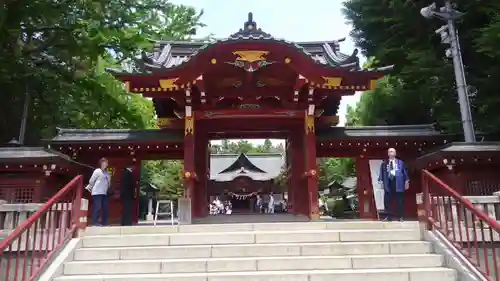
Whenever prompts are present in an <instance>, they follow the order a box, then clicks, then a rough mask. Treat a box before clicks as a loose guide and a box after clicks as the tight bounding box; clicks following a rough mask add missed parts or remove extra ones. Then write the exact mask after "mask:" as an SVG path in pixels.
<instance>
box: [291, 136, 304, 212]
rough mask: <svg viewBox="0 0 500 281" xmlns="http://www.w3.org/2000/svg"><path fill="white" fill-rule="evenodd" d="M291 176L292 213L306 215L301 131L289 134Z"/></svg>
mask: <svg viewBox="0 0 500 281" xmlns="http://www.w3.org/2000/svg"><path fill="white" fill-rule="evenodd" d="M290 146H291V148H290V150H291V151H290V153H291V163H290V164H291V175H290V186H291V193H292V200H293V213H294V214H296V215H307V210H306V204H307V200H306V197H307V189H306V187H305V186H304V171H305V170H304V164H305V157H304V135H303V131H302V130H295V131H293V132H292V133H291V134H290Z"/></svg>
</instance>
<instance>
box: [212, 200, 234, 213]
mask: <svg viewBox="0 0 500 281" xmlns="http://www.w3.org/2000/svg"><path fill="white" fill-rule="evenodd" d="M208 208H209V213H210V215H212V216H214V215H230V214H232V213H233V205H232V204H231V201H226V202H225V203H223V202H222V201H221V200H220V199H219V197H215V199H214V201H213V202H212V203H210V204H209V206H208Z"/></svg>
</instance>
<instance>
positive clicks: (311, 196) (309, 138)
mask: <svg viewBox="0 0 500 281" xmlns="http://www.w3.org/2000/svg"><path fill="white" fill-rule="evenodd" d="M304 148H305V151H304V154H305V160H306V161H305V166H306V167H305V168H306V169H305V174H304V175H305V177H306V190H307V196H306V198H307V199H308V202H307V207H308V210H307V215H308V216H309V218H310V219H311V220H318V219H319V206H318V204H319V202H318V172H317V164H316V134H315V128H314V112H312V113H311V114H308V112H306V113H305V145H304Z"/></svg>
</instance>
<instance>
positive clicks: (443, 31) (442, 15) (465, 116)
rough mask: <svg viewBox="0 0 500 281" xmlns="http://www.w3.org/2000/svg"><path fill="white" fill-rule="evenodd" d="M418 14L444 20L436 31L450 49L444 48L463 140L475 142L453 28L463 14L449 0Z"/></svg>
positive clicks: (430, 6) (465, 85)
mask: <svg viewBox="0 0 500 281" xmlns="http://www.w3.org/2000/svg"><path fill="white" fill-rule="evenodd" d="M420 14H422V16H423V17H425V18H428V19H430V18H438V19H441V20H444V21H446V25H445V26H442V27H441V28H439V29H438V30H436V33H438V34H440V35H441V42H442V43H446V44H449V45H450V49H448V50H446V56H447V57H451V58H452V59H453V69H454V72H455V82H456V86H457V94H458V103H459V104H460V115H461V119H462V127H463V131H464V139H465V142H475V141H476V136H475V132H474V123H473V122H472V113H471V107H470V101H469V95H468V88H467V83H466V80H465V69H464V63H463V60H462V52H461V50H460V43H459V40H458V32H457V30H456V28H455V20H457V19H458V18H460V17H461V16H463V13H461V12H459V11H457V10H455V9H454V8H453V5H452V3H451V1H446V2H445V6H444V7H442V8H440V9H439V11H438V10H437V8H436V4H435V3H433V4H431V5H429V6H427V7H425V8H422V10H420Z"/></svg>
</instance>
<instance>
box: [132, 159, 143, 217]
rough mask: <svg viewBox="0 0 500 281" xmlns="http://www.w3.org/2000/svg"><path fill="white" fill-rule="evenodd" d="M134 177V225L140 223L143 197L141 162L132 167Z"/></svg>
mask: <svg viewBox="0 0 500 281" xmlns="http://www.w3.org/2000/svg"><path fill="white" fill-rule="evenodd" d="M132 175H133V177H134V180H135V183H134V200H133V204H132V224H137V223H139V201H140V200H139V198H140V196H141V161H136V162H134V164H133V167H132Z"/></svg>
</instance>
